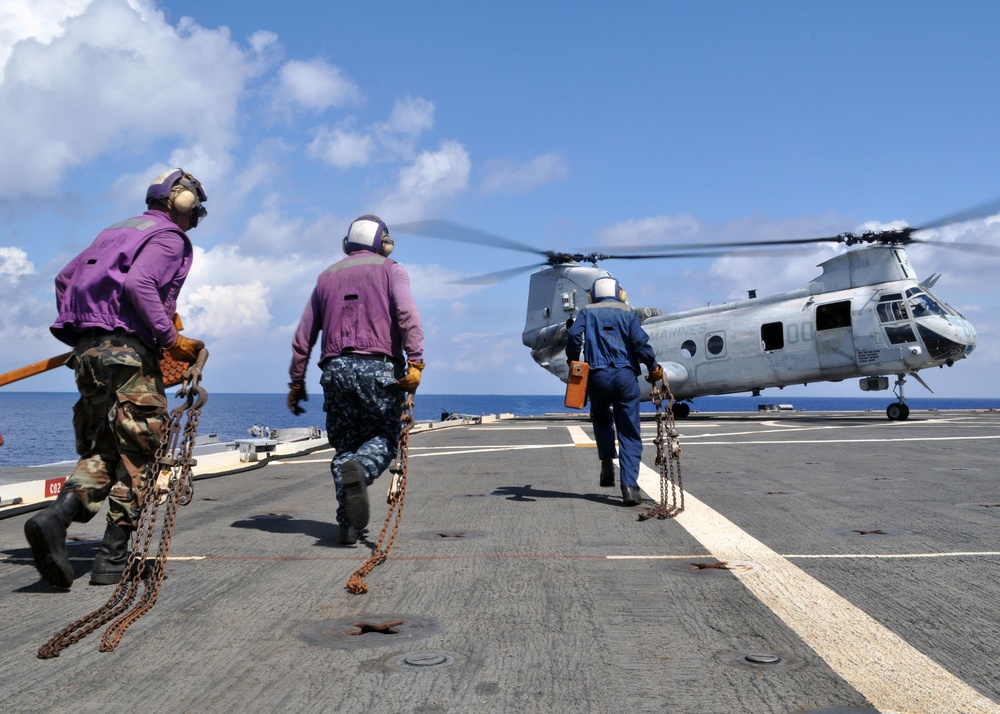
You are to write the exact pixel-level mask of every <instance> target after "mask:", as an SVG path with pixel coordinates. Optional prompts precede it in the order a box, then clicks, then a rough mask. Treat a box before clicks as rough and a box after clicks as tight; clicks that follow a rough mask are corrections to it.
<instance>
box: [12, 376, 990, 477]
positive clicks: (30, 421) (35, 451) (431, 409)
mask: <svg viewBox="0 0 1000 714" xmlns="http://www.w3.org/2000/svg"><path fill="white" fill-rule="evenodd" d="M168 396H169V397H170V407H171V409H172V408H174V407H176V406H180V405H181V404H182V401H181V400H179V399H175V398H174V397H173V392H168ZM76 398H77V395H76V393H61V392H3V391H2V390H0V434H2V435H3V439H4V442H5V443H4V444H3V446H0V467H3V466H33V465H39V464H47V463H54V462H57V461H64V460H71V459H75V458H76V451H75V448H74V440H73V424H72V419H73V404H74V403H75V402H76ZM891 401H892V397H891V395H888V396H887V395H883V396H871V397H788V398H785V397H777V398H776V397H770V398H768V397H749V396H727V397H699V398H698V399H695V400H694V402H692V405H691V408H692V411H695V412H755V411H757V406H758V405H759V404H792V405H793V406H794V407H795V409H796V410H798V411H865V410H870V411H874V412H878V413H882V412H884V411H885V408H886V406H887V405H888V404H889V402H891ZM906 403H907V404H908V405H909V407H910V409H911V410H918V411H919V410H927V409H938V410H943V409H1000V399H907V400H906ZM303 406H304V407H305V408H306V413H305V414H303V415H302V416H300V417H296V416H294V415H293V414H291V413H290V412H289V411H288V407H287V406H286V402H285V395H284V394H209V397H208V402H207V403H206V404H205V407H204V409H202V412H201V418H200V419H199V429H198V433H199V434H200V435H206V434H216V435H218V437H219V439H220V440H222V441H232V440H233V439H240V438H243V437H246V436H247V430H248V429H249V428H250V427H252V426H254V425H255V424H258V425H261V426H268V427H272V428H279V427H308V426H316V427H319V428H320V429H323V428H325V420H324V414H323V408H322V407H323V400H322V395H317V394H313V395H312V398H311V401H308V402H306V403H304V404H303ZM642 410H643V411H644V412H654V411H655V407H654V406H653V405H652V404H651V403H649V402H644V403H643V405H642ZM573 411H574V410H569V409H566V408H565V407H564V406H563V396H562V395H561V394H558V395H495V394H462V395H459V394H421V393H419V392H418V393H417V396H416V399H415V400H414V418H415V419H416V420H417V421H438V420H440V419H441V418H442V417H443V416H444V415H445V414H466V415H473V416H481V415H484V414H500V413H509V414H514V415H515V416H541V415H543V414H553V413H557V414H565V413H567V412H573ZM575 413H580V412H575Z"/></svg>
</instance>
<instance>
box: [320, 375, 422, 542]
mask: <svg viewBox="0 0 1000 714" xmlns="http://www.w3.org/2000/svg"><path fill="white" fill-rule="evenodd" d="M402 376H403V368H402V367H401V366H400V365H398V364H396V362H394V361H392V360H390V359H388V358H386V359H385V360H382V359H364V358H361V357H333V358H331V359H329V360H327V361H326V363H325V364H324V365H323V376H322V377H321V378H320V384H321V385H322V386H323V411H325V412H326V433H327V438H328V439H329V441H330V446H332V447H333V448H334V449H336V453H335V454H334V456H333V459H332V460H331V461H330V472H331V473H332V474H333V483H334V485H335V487H336V489H337V523H338V524H340V525H346V524H347V518H346V516H345V515H344V484H343V481H342V480H341V478H340V467H341V465H343V464H344V462H346V461H349V460H354V461H357V462H358V463H360V464H361V465H362V466H363V467H364V469H365V476H366V478H367V480H368V483H369V484H371V482H372V481H374V480H375V479H376V478H378V476H379V475H380V474H381V473H382V472H383V471H385V470H386V469H387V468H389V464H391V463H392V460H393V459H394V458H395V457H396V448H397V446H398V444H399V435H400V433H401V431H402V428H403V425H402V422H401V421H400V417H401V416H402V413H403V402H404V401H405V400H406V392H404V391H403V390H402V389H400V388H399V387H397V386H396V384H395V382H396V380H397V379H400V378H401V377H402Z"/></svg>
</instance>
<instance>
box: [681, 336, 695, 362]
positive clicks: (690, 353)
mask: <svg viewBox="0 0 1000 714" xmlns="http://www.w3.org/2000/svg"><path fill="white" fill-rule="evenodd" d="M697 351H698V345H696V344H695V343H694V340H684V344H683V345H681V356H682V357H685V358H687V359H691V358H692V357H694V355H695V353H696V352H697Z"/></svg>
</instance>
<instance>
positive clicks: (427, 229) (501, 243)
mask: <svg viewBox="0 0 1000 714" xmlns="http://www.w3.org/2000/svg"><path fill="white" fill-rule="evenodd" d="M392 232H393V233H412V234H414V235H420V236H427V237H428V238H441V239H443V240H451V241H456V242H458V243H474V244H476V245H485V246H487V247H489V248H506V249H507V250H516V251H519V252H521V253H534V254H535V255H543V256H546V257H547V256H548V255H549V253H548V252H547V251H544V250H539V249H538V248H535V247H532V246H530V245H527V244H525V243H518V242H517V241H514V240H510V239H509V238H501V237H500V236H495V235H493V234H491V233H486V232H484V231H480V230H476V229H475V228H467V227H465V226H460V225H458V224H457V223H449V222H448V221H442V220H438V219H430V220H426V221H415V222H413V223H400V224H398V225H395V226H393V227H392Z"/></svg>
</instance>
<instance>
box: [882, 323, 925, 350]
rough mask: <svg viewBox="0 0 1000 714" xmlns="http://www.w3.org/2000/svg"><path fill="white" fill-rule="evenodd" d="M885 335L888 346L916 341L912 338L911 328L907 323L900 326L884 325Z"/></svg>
mask: <svg viewBox="0 0 1000 714" xmlns="http://www.w3.org/2000/svg"><path fill="white" fill-rule="evenodd" d="M885 335H886V337H888V338H889V342H890V344H893V345H901V344H904V343H906V342H916V341H917V338H916V337H914V336H913V328H912V327H910V323H908V322H907V323H904V324H902V325H885Z"/></svg>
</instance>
